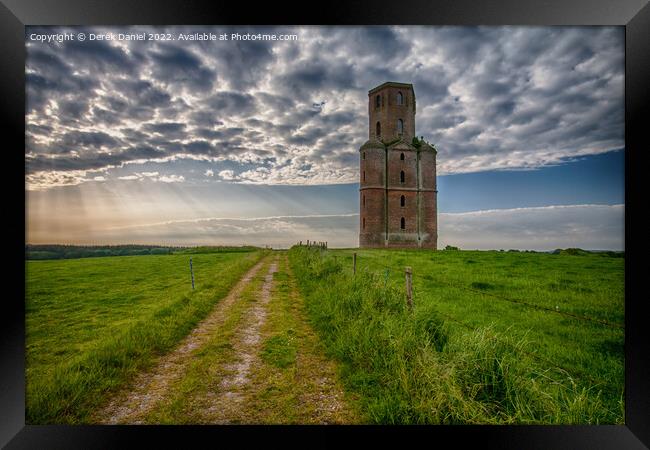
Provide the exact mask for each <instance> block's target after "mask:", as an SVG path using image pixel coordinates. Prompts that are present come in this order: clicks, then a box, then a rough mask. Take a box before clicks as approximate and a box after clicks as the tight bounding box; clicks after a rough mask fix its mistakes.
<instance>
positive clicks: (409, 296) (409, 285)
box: [406, 267, 413, 310]
mask: <svg viewBox="0 0 650 450" xmlns="http://www.w3.org/2000/svg"><path fill="white" fill-rule="evenodd" d="M412 275H413V274H412V273H411V268H410V267H406V304H407V305H408V307H409V310H412V309H413V277H412Z"/></svg>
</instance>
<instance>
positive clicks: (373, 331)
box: [289, 247, 623, 424]
mask: <svg viewBox="0 0 650 450" xmlns="http://www.w3.org/2000/svg"><path fill="white" fill-rule="evenodd" d="M360 253H361V254H362V258H361V259H360V261H363V260H364V259H363V255H365V256H367V257H370V255H373V253H375V255H376V258H377V265H376V266H375V267H376V269H375V270H362V269H361V267H360V270H359V271H358V273H357V275H356V276H353V275H352V274H351V271H350V270H348V265H349V264H348V263H349V262H350V261H349V260H348V258H344V256H346V253H345V252H340V253H337V252H329V251H327V252H324V254H321V252H320V251H319V250H315V249H308V248H305V247H294V248H292V249H291V250H290V251H289V257H290V261H291V264H292V268H293V271H294V273H295V275H296V277H297V279H298V282H299V286H300V289H301V291H302V293H303V295H304V297H305V299H306V304H307V309H308V312H309V316H310V318H311V320H312V321H313V324H314V326H315V327H316V328H317V330H318V332H319V333H320V335H321V337H322V339H323V342H324V343H325V346H326V348H327V349H328V352H329V353H330V354H331V355H332V356H334V357H335V358H337V359H338V360H340V361H341V362H342V367H343V380H344V382H345V385H346V388H347V389H348V390H350V391H352V392H355V393H357V394H359V395H360V398H361V400H360V401H361V406H362V409H363V411H364V413H365V414H366V415H367V417H368V420H370V421H371V422H375V423H431V424H439V423H440V424H461V423H464V424H466V423H482V424H496V423H500V424H508V423H517V424H590V423H623V415H622V411H623V408H622V403H621V402H620V401H619V399H620V397H619V398H616V397H615V396H610V397H608V398H603V388H602V386H598V385H596V384H594V383H593V382H591V381H589V380H588V379H587V378H583V379H576V378H575V377H574V376H572V375H571V374H569V373H567V372H565V371H563V370H562V369H559V368H557V367H553V366H548V365H545V364H542V363H540V361H539V359H538V358H536V357H535V356H536V355H537V353H538V351H541V352H542V353H543V352H544V346H545V345H548V344H549V342H547V341H550V344H551V345H550V347H551V348H552V351H553V352H558V353H559V352H561V351H562V350H561V345H559V347H560V348H556V347H555V345H556V342H558V341H557V339H556V338H550V339H548V340H545V338H544V334H543V333H542V334H538V335H536V336H535V339H534V340H532V339H530V336H529V334H530V333H529V332H530V328H528V329H525V328H524V329H522V328H521V327H519V328H517V327H516V324H517V320H522V318H524V317H525V316H526V314H527V312H525V313H522V312H521V311H520V310H517V309H515V308H517V306H516V305H509V308H511V309H509V310H507V313H506V310H505V309H504V310H501V312H500V314H503V315H504V316H502V318H504V319H503V320H501V319H500V317H499V316H498V315H497V316H495V315H493V314H494V311H493V310H492V311H489V310H490V309H492V308H494V309H497V311H498V308H502V306H497V303H496V302H491V303H490V304H488V305H486V304H485V303H481V304H480V306H478V307H477V306H476V304H474V308H473V309H469V306H467V302H463V300H464V299H463V295H464V294H463V292H460V293H459V292H458V291H455V290H454V289H453V288H451V287H450V285H449V284H444V283H440V282H438V283H436V281H435V280H440V278H439V276H440V271H449V272H446V274H447V275H449V276H448V277H447V278H446V279H444V281H449V279H452V278H453V279H454V281H456V282H458V283H467V282H469V283H472V282H476V283H478V282H481V281H482V282H488V283H489V282H492V283H493V284H495V285H496V283H501V282H503V279H502V278H500V277H499V272H502V273H501V277H503V278H507V279H510V278H511V277H512V271H513V270H514V269H510V268H508V269H507V270H504V268H503V267H501V266H500V265H499V264H492V265H491V266H490V265H484V266H483V268H482V269H478V272H479V274H480V278H481V279H480V280H478V279H472V276H473V275H472V274H474V273H475V272H473V271H472V270H473V266H469V264H468V263H467V262H466V261H467V260H468V259H470V260H473V261H475V262H476V261H480V257H481V255H479V254H472V255H468V253H470V252H454V253H455V254H461V255H462V254H463V253H465V254H464V255H462V256H458V255H454V256H453V258H462V260H459V261H454V260H453V259H446V258H452V257H450V256H448V255H445V254H444V252H437V253H434V252H410V253H409V252H401V253H397V252H394V253H391V252H384V253H382V252H381V251H377V252H373V251H363V252H360ZM476 253H479V252H476ZM449 254H451V252H449ZM335 256H336V258H335ZM342 256H343V257H342ZM396 256H397V258H396V259H399V261H395V260H391V258H395V257H396ZM522 256H523V255H522ZM533 256H534V255H533ZM544 256H546V255H544ZM548 256H549V257H553V255H548ZM516 257H519V255H517V256H512V255H511V256H509V258H511V259H510V260H509V264H510V263H512V258H516ZM432 258H435V259H436V263H437V266H436V270H435V271H434V270H432V271H431V272H428V273H429V274H435V275H436V276H438V278H435V277H433V276H432V277H431V278H430V279H428V280H427V279H426V278H424V279H420V280H419V281H417V282H416V281H415V278H414V282H415V287H416V289H415V294H416V296H415V298H416V303H415V307H414V310H413V311H409V310H408V309H407V308H406V305H405V299H404V288H403V283H404V281H403V272H402V270H403V265H412V266H414V267H417V268H418V271H419V272H420V273H422V272H424V269H423V267H426V264H425V261H424V260H425V259H426V260H431V259H432ZM525 258H526V259H524V258H522V259H520V260H519V262H520V263H525V264H535V261H532V260H528V259H527V258H531V255H525ZM603 259H604V258H603ZM407 261H408V262H407ZM447 261H449V262H450V264H445V263H446V262H447ZM556 261H557V260H556ZM380 262H381V264H389V265H390V264H391V263H393V264H394V265H395V269H396V270H395V271H394V274H396V275H397V277H394V276H393V277H391V275H390V273H388V274H386V275H387V276H385V275H384V272H383V270H382V271H380V270H379V269H380V268H381V267H382V266H381V265H380ZM619 262H620V260H619ZM344 263H345V265H344ZM455 263H457V264H462V265H463V266H465V267H468V266H469V267H471V268H472V269H467V268H466V269H465V272H464V273H460V274H458V273H453V274H452V273H451V272H453V265H454V264H455ZM548 264H549V266H550V267H554V270H556V271H561V270H563V269H564V268H563V267H561V266H562V264H557V262H556V264H555V266H553V263H552V262H549V263H548ZM477 265H479V266H480V264H477ZM450 266H451V268H450ZM400 267H402V270H399V268H400ZM573 269H574V270H575V264H574V266H573ZM503 272H507V273H506V274H503ZM424 273H425V274H427V272H424ZM537 275H541V274H537ZM604 275H605V277H606V276H614V275H612V274H611V273H605V274H604ZM474 276H475V275H474ZM456 277H458V278H456ZM527 279H528V280H530V277H528V278H527ZM541 279H544V277H543V276H541ZM604 284H605V285H607V286H608V287H609V288H611V286H612V285H614V286H616V285H615V284H613V283H607V282H605V283H604ZM543 286H544V284H543V282H542V283H532V284H531V285H529V286H528V290H529V291H531V292H535V294H534V298H535V300H538V301H545V300H544V295H543V293H541V292H536V291H541V290H543V289H542V287H543ZM535 288H536V289H535ZM427 289H432V290H431V291H427ZM436 289H437V290H436ZM521 289H523V291H520V292H517V293H518V294H522V295H524V294H525V292H526V288H525V287H521ZM614 289H616V287H614ZM504 290H505V291H508V292H509V290H508V289H507V288H506V289H504ZM425 292H428V294H426V295H425V294H424V293H425ZM445 297H453V298H454V300H455V302H454V303H453V304H454V305H456V307H457V308H459V309H457V310H456V313H457V314H461V312H464V315H460V318H461V319H463V320H464V321H467V322H468V323H469V324H470V327H469V328H470V329H466V328H464V327H460V326H457V324H456V323H455V322H451V321H449V320H446V319H445V316H444V315H443V313H444V312H445V308H451V307H450V306H448V305H447V303H446V302H445V301H444V300H442V299H443V298H445ZM616 301H618V299H616ZM584 303H585V305H578V306H577V308H581V309H582V310H589V308H591V307H590V306H589V305H587V304H586V303H588V302H584ZM461 305H464V306H461ZM462 308H466V309H462ZM503 308H505V307H503ZM583 312H584V311H583ZM589 312H592V313H593V312H594V311H593V310H589ZM486 317H487V318H488V319H486ZM608 317H609V315H608ZM613 317H616V316H613ZM609 318H610V319H611V317H609ZM508 321H510V322H509V323H508ZM553 326H554V327H555V328H550V333H549V334H550V335H551V336H555V335H556V334H558V330H560V331H561V333H565V334H566V333H568V332H569V331H567V327H569V326H571V327H575V324H574V323H573V322H571V323H570V324H566V323H558V322H556V323H555V324H554V325H553ZM592 332H595V331H593V329H592ZM561 333H560V334H561ZM588 333H589V328H587V330H586V331H585V330H583V331H582V333H581V334H582V335H585V334H588ZM614 342H617V341H614ZM540 349H541V350H540ZM589 352H591V354H593V355H594V358H595V359H597V358H598V352H594V351H593V349H587V353H589ZM566 358H567V359H570V358H571V356H570V355H569V356H566ZM608 363H609V364H610V365H611V364H614V365H616V363H617V361H616V360H614V361H608V362H606V363H602V364H608ZM620 363H622V361H620ZM613 383H614V388H613V389H612V391H614V392H618V393H622V383H621V384H618V383H617V380H614V381H613Z"/></svg>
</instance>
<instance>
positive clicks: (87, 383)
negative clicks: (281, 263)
mask: <svg viewBox="0 0 650 450" xmlns="http://www.w3.org/2000/svg"><path fill="white" fill-rule="evenodd" d="M263 253H264V252H262V251H251V252H242V251H237V252H227V253H226V252H208V253H205V252H201V253H200V254H194V255H192V254H179V255H156V256H153V255H152V256H126V257H118V256H116V257H106V258H101V257H100V258H86V259H69V260H57V261H27V262H26V273H27V276H26V309H25V314H26V366H27V368H26V422H27V423H28V424H50V423H83V422H84V421H85V420H86V419H87V417H88V414H89V413H90V412H91V411H92V410H93V409H94V408H95V407H96V406H97V405H99V404H100V403H101V402H102V401H103V400H104V399H105V398H106V397H107V395H109V394H110V393H111V392H112V391H114V390H115V389H117V388H118V387H119V386H121V385H123V383H124V382H125V381H127V380H128V379H129V377H131V376H133V375H134V374H135V373H136V372H137V371H139V370H142V369H143V368H146V367H147V366H148V365H149V364H151V362H152V360H153V358H154V357H155V356H156V355H159V354H163V353H165V352H166V351H168V350H169V349H170V348H172V347H173V346H174V344H176V343H177V342H178V341H179V340H180V339H181V338H182V337H184V336H185V335H186V334H187V333H188V332H189V331H190V330H191V329H192V328H193V327H194V326H195V325H196V324H197V323H198V322H199V320H201V319H202V318H203V317H205V315H206V314H207V313H208V312H209V311H210V310H211V309H212V307H213V306H214V304H215V303H216V302H217V301H219V299H221V298H223V297H224V296H225V295H226V294H227V292H228V291H229V290H230V288H231V287H232V286H233V285H234V284H235V283H236V282H237V281H238V280H239V278H240V277H241V276H242V275H243V274H244V272H245V271H246V270H248V269H249V268H250V267H252V266H253V265H254V264H255V262H257V261H258V260H259V258H260V257H261V255H262V254H263ZM190 257H192V264H193V269H194V279H195V284H196V288H195V290H192V288H191V282H190V273H189V258H190Z"/></svg>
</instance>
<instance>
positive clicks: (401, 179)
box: [364, 170, 405, 183]
mask: <svg viewBox="0 0 650 450" xmlns="http://www.w3.org/2000/svg"><path fill="white" fill-rule="evenodd" d="M364 174H365V172H364ZM364 177H365V175H364ZM404 178H405V177H404V171H403V170H402V171H401V172H400V173H399V182H400V183H404ZM364 181H365V178H364Z"/></svg>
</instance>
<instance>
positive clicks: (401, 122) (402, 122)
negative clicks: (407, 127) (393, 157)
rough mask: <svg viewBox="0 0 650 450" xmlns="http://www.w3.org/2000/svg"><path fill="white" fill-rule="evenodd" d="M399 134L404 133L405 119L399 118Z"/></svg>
mask: <svg viewBox="0 0 650 450" xmlns="http://www.w3.org/2000/svg"><path fill="white" fill-rule="evenodd" d="M397 134H404V121H403V120H402V119H397Z"/></svg>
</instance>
